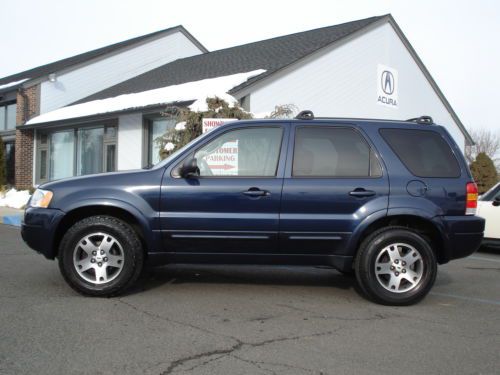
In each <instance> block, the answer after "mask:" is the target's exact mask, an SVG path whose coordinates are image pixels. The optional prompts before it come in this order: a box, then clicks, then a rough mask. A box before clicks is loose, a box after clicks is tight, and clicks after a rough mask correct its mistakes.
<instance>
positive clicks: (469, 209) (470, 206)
mask: <svg viewBox="0 0 500 375" xmlns="http://www.w3.org/2000/svg"><path fill="white" fill-rule="evenodd" d="M476 210H477V185H476V184H475V183H474V182H469V183H467V198H466V200H465V214H466V215H475V214H476Z"/></svg>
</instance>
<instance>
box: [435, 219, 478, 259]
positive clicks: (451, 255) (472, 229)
mask: <svg viewBox="0 0 500 375" xmlns="http://www.w3.org/2000/svg"><path fill="white" fill-rule="evenodd" d="M438 220H440V222H441V223H440V224H441V225H443V226H444V233H446V238H444V249H443V250H444V251H443V257H442V259H440V263H446V262H448V261H450V260H452V259H459V258H465V257H467V256H469V255H471V254H472V253H474V252H475V251H476V250H477V249H479V247H480V246H481V242H482V241H483V233H484V223H485V221H484V219H483V218H481V217H479V216H441V217H440V218H439V219H438Z"/></svg>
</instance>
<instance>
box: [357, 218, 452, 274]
mask: <svg viewBox="0 0 500 375" xmlns="http://www.w3.org/2000/svg"><path fill="white" fill-rule="evenodd" d="M363 224H364V225H362V226H360V227H358V230H357V231H355V232H354V233H353V235H352V237H351V241H350V244H349V250H350V252H351V253H352V254H354V257H355V256H356V255H357V252H358V249H359V247H360V245H361V242H362V241H363V240H364V239H365V238H366V237H368V236H369V235H370V234H372V233H373V232H375V231H376V230H378V229H380V228H383V227H390V226H399V227H406V228H408V229H411V230H414V231H416V232H418V233H419V234H420V235H422V236H423V237H424V238H425V239H426V240H427V241H428V242H429V243H430V245H431V247H432V249H433V251H434V252H435V254H436V258H437V261H438V263H440V264H442V263H446V262H447V261H448V257H447V252H446V248H445V244H446V239H445V237H444V236H443V230H442V228H439V226H438V223H436V221H434V220H432V218H431V217H429V216H427V215H421V214H415V213H411V214H407V213H405V214H403V213H393V214H388V215H387V216H383V217H377V218H375V219H373V220H368V221H367V222H366V223H363Z"/></svg>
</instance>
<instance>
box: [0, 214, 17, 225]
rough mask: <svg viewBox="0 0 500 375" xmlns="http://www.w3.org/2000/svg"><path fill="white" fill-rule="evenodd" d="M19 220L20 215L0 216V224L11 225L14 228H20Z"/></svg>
mask: <svg viewBox="0 0 500 375" xmlns="http://www.w3.org/2000/svg"><path fill="white" fill-rule="evenodd" d="M21 218H22V216H20V215H7V216H0V224H5V225H12V226H14V227H20V226H21Z"/></svg>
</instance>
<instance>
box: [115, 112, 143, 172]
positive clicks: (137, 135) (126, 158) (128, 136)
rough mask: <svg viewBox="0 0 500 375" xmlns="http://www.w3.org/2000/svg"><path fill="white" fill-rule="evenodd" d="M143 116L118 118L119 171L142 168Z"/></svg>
mask: <svg viewBox="0 0 500 375" xmlns="http://www.w3.org/2000/svg"><path fill="white" fill-rule="evenodd" d="M142 137H143V129H142V114H141V113H133V114H130V115H123V116H120V117H119V118H118V170H119V171H123V170H127V169H139V168H142V143H143V139H142Z"/></svg>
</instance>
